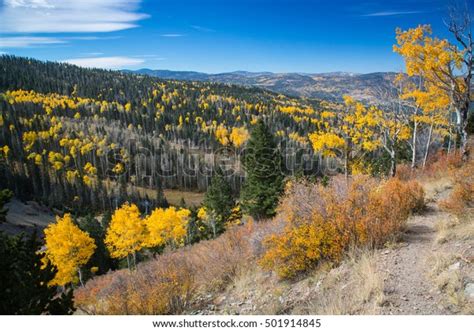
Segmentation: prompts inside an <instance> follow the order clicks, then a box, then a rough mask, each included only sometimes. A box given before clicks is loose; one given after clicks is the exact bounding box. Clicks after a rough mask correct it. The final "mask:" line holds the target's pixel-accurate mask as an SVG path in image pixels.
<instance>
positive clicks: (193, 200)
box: [104, 180, 205, 207]
mask: <svg viewBox="0 0 474 331" xmlns="http://www.w3.org/2000/svg"><path fill="white" fill-rule="evenodd" d="M104 185H105V186H106V187H107V189H109V190H113V189H117V188H118V184H117V183H116V182H114V181H112V180H104ZM127 192H128V193H129V194H131V193H132V192H136V193H137V194H138V196H140V197H142V198H144V197H146V196H148V197H150V198H152V199H156V190H155V189H151V188H147V187H141V186H136V185H128V187H127ZM163 192H164V194H165V198H166V200H167V201H168V203H169V204H170V205H174V206H179V205H181V201H182V200H183V199H184V201H185V202H186V206H188V207H191V206H194V207H197V206H199V205H200V204H201V203H202V202H203V201H204V195H205V193H204V192H195V191H182V190H175V189H164V190H163Z"/></svg>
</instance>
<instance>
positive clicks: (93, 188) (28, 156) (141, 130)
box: [0, 56, 337, 210]
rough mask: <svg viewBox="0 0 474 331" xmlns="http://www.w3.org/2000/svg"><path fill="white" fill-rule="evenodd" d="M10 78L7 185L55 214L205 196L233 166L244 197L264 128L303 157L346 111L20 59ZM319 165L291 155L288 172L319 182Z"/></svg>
mask: <svg viewBox="0 0 474 331" xmlns="http://www.w3.org/2000/svg"><path fill="white" fill-rule="evenodd" d="M0 68H1V69H0V70H1V74H0V90H1V93H2V94H1V101H0V102H1V103H0V108H1V129H0V130H1V136H0V146H5V147H3V154H4V161H5V162H6V164H7V166H3V167H2V173H1V176H2V177H1V178H2V181H4V182H5V183H7V186H8V187H9V188H11V189H13V190H14V191H15V194H16V196H18V197H23V198H35V199H37V198H39V199H40V200H42V201H43V202H47V203H48V204H49V205H50V206H61V207H62V206H67V207H68V208H80V207H84V206H87V207H88V208H91V209H99V210H104V209H114V208H115V207H117V206H118V205H120V204H121V203H122V202H124V201H136V202H141V203H143V201H139V200H140V198H139V196H141V199H142V200H143V199H145V196H144V195H145V194H143V192H148V196H147V197H146V200H147V201H148V200H149V201H150V202H151V205H154V206H157V205H160V203H161V202H160V201H161V200H162V193H161V190H162V189H163V188H177V189H181V190H200V191H205V190H206V189H207V187H208V185H209V181H210V177H211V175H212V172H213V169H214V166H215V163H216V162H219V160H220V159H224V158H225V159H226V162H227V163H228V166H229V169H228V171H229V174H230V182H231V186H232V188H233V190H234V191H235V192H238V191H239V190H240V186H241V183H242V180H243V176H244V173H243V171H242V169H241V166H240V156H241V154H242V147H243V146H244V145H245V142H246V140H247V139H248V135H249V131H250V130H251V127H252V126H253V125H254V124H255V123H256V122H257V119H258V118H262V119H264V121H265V122H266V123H267V124H268V125H269V126H270V127H271V131H272V132H273V134H275V135H276V137H277V140H278V145H279V146H280V147H281V148H288V149H295V150H296V149H297V148H305V147H306V146H307V145H308V142H309V141H308V139H307V134H308V133H309V132H312V131H314V129H315V128H316V125H317V121H316V118H317V117H318V114H319V113H320V112H321V110H324V109H326V108H327V109H329V108H334V107H337V106H336V105H329V104H327V103H324V102H323V103H321V102H319V101H317V100H302V99H295V98H290V97H287V96H284V95H278V94H275V93H271V92H268V91H265V90H261V89H257V88H246V87H239V86H235V85H223V84H214V83H197V82H182V81H163V80H160V79H157V78H152V77H147V76H141V75H131V74H125V73H121V72H118V71H105V70H91V69H83V68H80V67H76V66H73V65H68V64H60V63H52V62H46V63H44V62H40V61H36V60H33V59H25V58H19V57H13V56H2V57H0ZM303 155H304V157H305V158H304V159H303ZM308 155H309V159H308ZM312 155H313V152H312V149H311V148H307V149H306V151H305V152H304V153H303V152H301V151H299V153H296V152H295V153H292V154H289V155H288V157H286V158H285V163H286V168H287V169H289V171H292V172H298V171H303V169H306V170H305V171H306V172H309V173H313V174H315V173H316V171H317V167H316V166H315V164H314V163H313V161H314V159H313V156H312ZM316 161H318V160H316ZM5 162H4V163H5ZM141 188H148V189H149V190H148V191H144V190H141ZM150 189H151V190H152V191H151V193H150ZM153 190H156V191H157V194H154V192H153ZM147 203H148V202H147Z"/></svg>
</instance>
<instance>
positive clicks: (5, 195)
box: [0, 190, 13, 223]
mask: <svg viewBox="0 0 474 331" xmlns="http://www.w3.org/2000/svg"><path fill="white" fill-rule="evenodd" d="M12 196H13V192H12V191H10V190H1V191H0V223H3V222H5V218H6V216H7V213H8V208H3V207H4V206H5V204H7V203H8V202H9V201H10V199H11V198H12Z"/></svg>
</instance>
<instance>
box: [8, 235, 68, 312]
mask: <svg viewBox="0 0 474 331" xmlns="http://www.w3.org/2000/svg"><path fill="white" fill-rule="evenodd" d="M40 248H41V243H40V241H39V240H38V239H37V236H36V234H35V233H34V234H33V235H32V236H31V237H29V238H25V237H24V235H19V236H8V235H5V234H3V233H2V232H0V256H1V257H2V258H1V259H0V284H2V286H0V314H2V315H4V314H20V315H41V314H53V315H65V314H71V313H73V311H74V308H73V302H72V289H71V288H66V289H65V290H64V291H62V293H61V294H60V295H58V289H59V288H58V287H56V286H49V285H48V284H49V282H50V281H51V280H52V279H53V278H54V277H55V275H56V269H55V268H54V267H53V266H52V265H51V264H50V263H48V265H46V266H44V267H43V266H42V265H43V262H42V258H43V256H44V253H39V250H40Z"/></svg>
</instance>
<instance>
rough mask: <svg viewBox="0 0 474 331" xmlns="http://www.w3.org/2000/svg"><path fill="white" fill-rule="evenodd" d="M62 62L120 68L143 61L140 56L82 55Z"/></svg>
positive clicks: (92, 66)
mask: <svg viewBox="0 0 474 331" xmlns="http://www.w3.org/2000/svg"><path fill="white" fill-rule="evenodd" d="M62 62H66V63H70V64H75V65H78V66H80V67H86V68H103V69H122V68H126V67H133V66H136V65H139V64H142V63H144V62H145V60H143V59H140V58H133V57H126V56H109V57H83V58H77V59H68V60H64V61H62Z"/></svg>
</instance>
